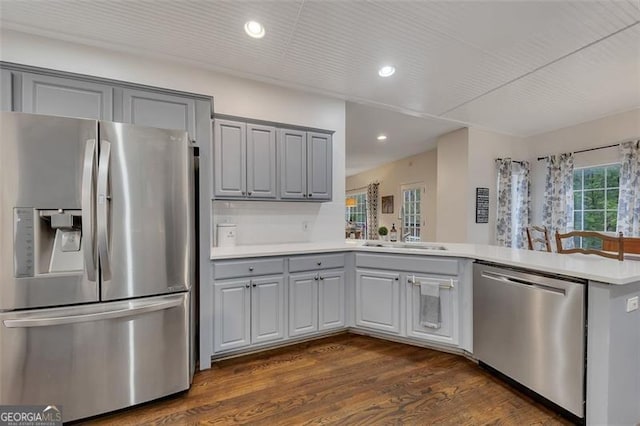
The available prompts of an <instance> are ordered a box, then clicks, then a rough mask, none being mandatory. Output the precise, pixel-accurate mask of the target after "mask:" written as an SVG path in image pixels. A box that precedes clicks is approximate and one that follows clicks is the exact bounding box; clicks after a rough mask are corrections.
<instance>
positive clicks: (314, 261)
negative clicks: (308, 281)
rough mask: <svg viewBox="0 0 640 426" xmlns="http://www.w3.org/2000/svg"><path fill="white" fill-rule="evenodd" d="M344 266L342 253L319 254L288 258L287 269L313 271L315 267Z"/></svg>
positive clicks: (331, 267)
mask: <svg viewBox="0 0 640 426" xmlns="http://www.w3.org/2000/svg"><path fill="white" fill-rule="evenodd" d="M333 268H344V254H342V253H340V254H319V255H316V254H314V255H310V256H298V257H292V258H290V259H289V271H290V272H299V271H314V270H316V269H333Z"/></svg>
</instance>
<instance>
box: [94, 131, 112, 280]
mask: <svg viewBox="0 0 640 426" xmlns="http://www.w3.org/2000/svg"><path fill="white" fill-rule="evenodd" d="M110 158H111V143H110V142H109V141H106V140H103V141H101V142H100V160H99V163H98V200H97V204H98V214H97V216H98V253H99V255H100V264H101V266H102V276H103V278H104V280H105V281H109V280H111V255H110V252H109V202H110V200H111V196H110V195H109V161H110Z"/></svg>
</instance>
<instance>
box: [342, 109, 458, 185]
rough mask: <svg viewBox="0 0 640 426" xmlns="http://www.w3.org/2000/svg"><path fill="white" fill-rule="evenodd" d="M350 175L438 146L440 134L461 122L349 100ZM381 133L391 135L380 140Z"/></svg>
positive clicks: (348, 170)
mask: <svg viewBox="0 0 640 426" xmlns="http://www.w3.org/2000/svg"><path fill="white" fill-rule="evenodd" d="M346 123H347V134H346V142H347V170H346V173H347V176H351V175H353V174H356V173H359V172H362V171H364V170H368V169H371V168H374V167H377V166H379V165H382V164H384V163H388V162H390V161H394V160H399V159H401V158H404V157H408V156H410V155H414V154H418V153H420V152H424V151H427V150H430V149H433V148H435V147H436V138H437V137H438V136H440V135H442V134H444V133H448V132H452V131H454V130H456V129H459V128H461V127H463V126H461V125H460V124H458V123H454V122H451V121H448V120H441V119H437V118H421V117H411V116H408V115H406V114H401V113H398V112H393V111H387V110H383V109H380V108H375V107H371V106H367V105H361V104H356V103H353V102H347V106H346ZM380 134H384V135H386V136H387V139H386V140H385V141H378V140H377V137H378V135H380Z"/></svg>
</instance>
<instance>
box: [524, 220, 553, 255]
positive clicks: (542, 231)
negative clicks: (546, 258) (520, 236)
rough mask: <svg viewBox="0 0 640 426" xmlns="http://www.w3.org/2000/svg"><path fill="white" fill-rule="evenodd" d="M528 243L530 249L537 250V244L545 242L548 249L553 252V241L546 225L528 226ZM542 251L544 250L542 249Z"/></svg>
mask: <svg viewBox="0 0 640 426" xmlns="http://www.w3.org/2000/svg"><path fill="white" fill-rule="evenodd" d="M526 231H527V243H528V244H529V250H536V248H535V244H543V245H544V248H545V249H546V251H548V252H551V241H549V230H548V229H547V227H546V226H536V225H532V226H528V227H527V228H526ZM541 251H542V250H541Z"/></svg>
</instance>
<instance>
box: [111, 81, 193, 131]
mask: <svg viewBox="0 0 640 426" xmlns="http://www.w3.org/2000/svg"><path fill="white" fill-rule="evenodd" d="M122 103H123V105H122V112H123V118H122V121H123V122H125V123H132V124H138V125H141V126H148V127H158V128H160V129H177V130H186V131H187V132H189V135H190V137H191V138H192V139H193V138H195V134H196V133H195V132H196V112H195V111H196V106H195V100H193V99H190V98H186V97H182V96H175V95H168V94H164V93H156V92H151V91H146V90H135V89H124V91H123V93H122Z"/></svg>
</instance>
